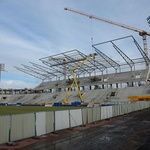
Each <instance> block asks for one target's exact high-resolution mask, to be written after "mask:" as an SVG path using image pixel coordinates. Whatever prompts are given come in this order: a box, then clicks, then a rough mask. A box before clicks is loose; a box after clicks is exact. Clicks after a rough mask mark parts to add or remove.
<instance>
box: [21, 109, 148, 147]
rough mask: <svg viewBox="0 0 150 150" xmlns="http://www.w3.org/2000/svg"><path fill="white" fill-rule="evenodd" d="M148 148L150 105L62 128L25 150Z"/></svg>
mask: <svg viewBox="0 0 150 150" xmlns="http://www.w3.org/2000/svg"><path fill="white" fill-rule="evenodd" d="M56 149H57V150H148V149H150V108H149V109H145V110H143V111H138V112H134V113H131V114H128V115H125V116H121V117H116V118H112V119H110V120H105V121H101V122H97V123H95V124H91V125H87V126H86V127H78V128H74V129H72V130H65V131H59V132H58V133H57V134H50V135H49V136H48V137H46V138H43V139H39V140H37V142H36V143H35V144H33V145H30V146H28V147H25V148H21V150H56Z"/></svg>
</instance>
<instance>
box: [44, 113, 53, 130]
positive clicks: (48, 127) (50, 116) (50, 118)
mask: <svg viewBox="0 0 150 150" xmlns="http://www.w3.org/2000/svg"><path fill="white" fill-rule="evenodd" d="M53 131H54V112H53V111H50V112H46V133H50V132H53Z"/></svg>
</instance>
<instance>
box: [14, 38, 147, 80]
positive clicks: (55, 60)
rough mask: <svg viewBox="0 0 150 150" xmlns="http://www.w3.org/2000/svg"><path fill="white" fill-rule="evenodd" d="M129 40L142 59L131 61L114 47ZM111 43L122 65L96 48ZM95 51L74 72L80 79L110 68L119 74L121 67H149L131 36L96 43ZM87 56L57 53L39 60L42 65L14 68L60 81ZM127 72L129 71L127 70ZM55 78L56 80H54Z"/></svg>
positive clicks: (75, 52)
mask: <svg viewBox="0 0 150 150" xmlns="http://www.w3.org/2000/svg"><path fill="white" fill-rule="evenodd" d="M126 38H131V39H132V40H133V43H134V44H135V46H136V48H137V49H138V50H139V52H140V54H141V56H142V57H140V58H136V59H132V58H130V57H129V56H128V55H127V54H125V52H123V50H121V48H119V47H118V46H117V45H116V43H115V42H116V41H118V40H122V39H126ZM107 43H111V45H112V48H113V49H115V50H116V52H117V53H118V54H119V55H120V56H121V58H122V60H124V61H125V62H124V64H122V63H118V62H117V61H115V60H114V59H113V58H111V57H110V56H108V55H106V54H105V53H104V52H102V51H101V50H100V49H99V48H98V46H99V45H103V44H107ZM92 47H93V48H94V50H95V53H94V56H93V58H91V59H89V60H88V61H86V62H85V63H84V64H83V65H82V66H80V67H78V68H77V69H76V70H75V73H76V75H77V77H78V76H80V77H82V76H83V77H84V76H91V75H96V74H98V73H99V74H104V72H105V71H106V73H108V72H107V70H108V69H109V68H111V69H112V70H114V72H116V73H117V72H118V71H119V72H120V71H121V68H122V67H123V66H128V68H129V69H130V71H132V70H133V69H134V70H135V65H136V64H143V63H144V64H146V66H149V58H148V57H147V55H146V54H145V53H144V51H143V50H142V48H141V47H140V45H139V44H138V42H137V41H136V40H135V39H134V37H133V36H127V37H123V38H119V39H115V40H111V41H106V42H103V43H98V44H95V45H93V46H92ZM87 57H88V55H86V54H84V53H82V52H80V51H79V50H76V49H75V50H71V51H67V52H63V53H59V54H56V55H52V56H48V57H44V58H40V59H39V60H40V61H41V62H42V65H39V64H35V63H33V62H30V64H31V65H32V66H28V65H22V66H23V68H20V67H15V68H16V69H17V70H19V71H22V72H24V73H27V74H29V75H31V76H34V77H36V78H38V79H41V80H42V81H44V80H46V81H47V80H61V79H67V78H70V76H72V74H71V71H72V68H73V67H75V66H76V65H77V64H78V63H80V62H81V61H83V60H85V59H86V58H87ZM128 71H129V70H128ZM55 78H56V79H55Z"/></svg>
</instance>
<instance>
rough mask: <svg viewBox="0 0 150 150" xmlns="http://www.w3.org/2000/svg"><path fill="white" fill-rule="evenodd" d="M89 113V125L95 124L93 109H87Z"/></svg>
mask: <svg viewBox="0 0 150 150" xmlns="http://www.w3.org/2000/svg"><path fill="white" fill-rule="evenodd" d="M87 111H88V123H92V122H93V108H87Z"/></svg>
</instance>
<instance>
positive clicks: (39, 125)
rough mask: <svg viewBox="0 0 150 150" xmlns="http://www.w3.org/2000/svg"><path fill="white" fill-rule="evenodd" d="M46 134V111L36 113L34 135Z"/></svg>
mask: <svg viewBox="0 0 150 150" xmlns="http://www.w3.org/2000/svg"><path fill="white" fill-rule="evenodd" d="M43 134H46V112H37V113H36V136H40V135H43Z"/></svg>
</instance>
